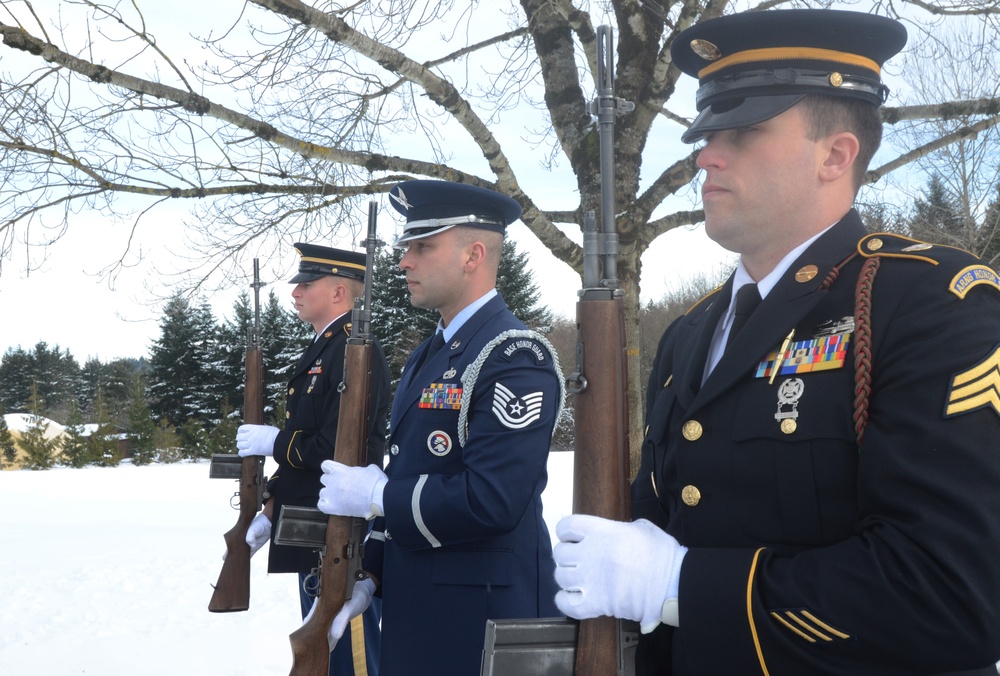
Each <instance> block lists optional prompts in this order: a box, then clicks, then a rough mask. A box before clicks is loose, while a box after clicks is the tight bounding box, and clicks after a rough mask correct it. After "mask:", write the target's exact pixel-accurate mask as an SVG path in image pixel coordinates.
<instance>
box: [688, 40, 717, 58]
mask: <svg viewBox="0 0 1000 676" xmlns="http://www.w3.org/2000/svg"><path fill="white" fill-rule="evenodd" d="M691 51H692V52H694V53H695V54H697V55H698V56H700V57H701V58H703V59H705V60H706V61H718V60H719V59H720V58H722V52H720V51H719V48H718V47H716V46H715V45H713V44H712V43H711V42H709V41H708V40H692V41H691Z"/></svg>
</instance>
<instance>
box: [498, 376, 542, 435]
mask: <svg viewBox="0 0 1000 676" xmlns="http://www.w3.org/2000/svg"><path fill="white" fill-rule="evenodd" d="M542 396H543V393H542V392H532V393H531V394H526V395H524V396H523V397H518V396H517V395H516V394H514V393H513V392H511V391H510V390H509V389H507V387H505V386H504V385H503V384H502V383H497V384H496V386H495V387H494V388H493V415H495V416H496V417H497V420H499V421H500V424H501V425H503V426H504V427H507V428H509V429H512V430H520V429H524V428H525V427H527V426H528V425H530V424H531V423H533V422H535V421H536V420H538V419H539V418H541V417H542Z"/></svg>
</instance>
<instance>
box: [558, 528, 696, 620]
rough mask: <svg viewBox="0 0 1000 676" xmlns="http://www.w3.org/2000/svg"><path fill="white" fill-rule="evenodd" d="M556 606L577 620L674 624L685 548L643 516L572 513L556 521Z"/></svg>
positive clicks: (676, 616) (676, 618)
mask: <svg viewBox="0 0 1000 676" xmlns="http://www.w3.org/2000/svg"><path fill="white" fill-rule="evenodd" d="M556 536H557V537H558V538H559V540H560V541H559V542H558V543H557V544H556V546H555V547H554V548H553V549H552V556H553V558H554V559H555V562H556V583H557V584H558V585H559V586H560V587H561V588H562V590H561V591H559V592H557V593H556V606H558V607H559V610H560V611H562V612H563V613H565V614H566V615H568V616H570V617H573V618H576V619H578V620H583V619H589V618H593V617H600V616H602V615H604V616H610V617H620V618H623V619H626V620H635V621H637V622H638V623H639V628H640V630H641V631H642V633H644V634H648V633H649V632H651V631H653V629H655V628H656V626H657V625H658V624H660V622H666V623H667V624H670V625H673V626H675V627H676V626H678V620H679V618H678V608H677V590H678V587H679V586H680V576H681V562H682V561H683V559H684V555H685V554H686V553H687V548H686V547H684V546H682V545H680V544H678V542H677V540H675V539H674V538H673V537H672V536H671V535H668V534H667V533H665V532H664V531H662V530H660V529H659V528H657V527H656V526H654V525H653V524H652V523H650V522H649V521H646V520H645V519H639V520H638V521H633V522H631V523H623V522H621V521H610V520H608V519H601V518H599V517H596V516H588V515H586V514H571V515H570V516H567V517H563V518H562V519H561V520H560V521H559V523H558V524H556Z"/></svg>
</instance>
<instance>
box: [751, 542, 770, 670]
mask: <svg viewBox="0 0 1000 676" xmlns="http://www.w3.org/2000/svg"><path fill="white" fill-rule="evenodd" d="M762 551H764V548H763V547H761V548H760V549H758V550H757V551H756V552H754V554H753V562H751V564H750V575H749V576H748V577H747V621H748V622H749V623H750V633H751V634H752V635H753V644H754V647H756V648H757V660H758V661H759V662H760V670H761V672H763V674H764V676H770V672H769V671H768V670H767V664H766V663H765V662H764V652H763V651H762V650H761V648H760V638H759V637H758V636H757V626H756V625H755V624H754V621H753V576H754V573H755V572H757V559H758V558H760V553H761V552H762Z"/></svg>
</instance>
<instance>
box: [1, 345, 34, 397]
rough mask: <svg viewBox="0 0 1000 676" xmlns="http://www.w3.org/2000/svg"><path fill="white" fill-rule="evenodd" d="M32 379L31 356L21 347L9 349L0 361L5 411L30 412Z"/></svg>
mask: <svg viewBox="0 0 1000 676" xmlns="http://www.w3.org/2000/svg"><path fill="white" fill-rule="evenodd" d="M32 379H33V376H32V368H31V355H29V354H28V353H27V352H25V351H24V349H22V348H21V347H20V346H18V347H9V348H7V351H6V352H4V354H3V358H2V359H0V405H2V406H3V408H4V410H5V411H10V412H11V413H21V412H23V411H27V410H28V400H29V399H31V381H32Z"/></svg>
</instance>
